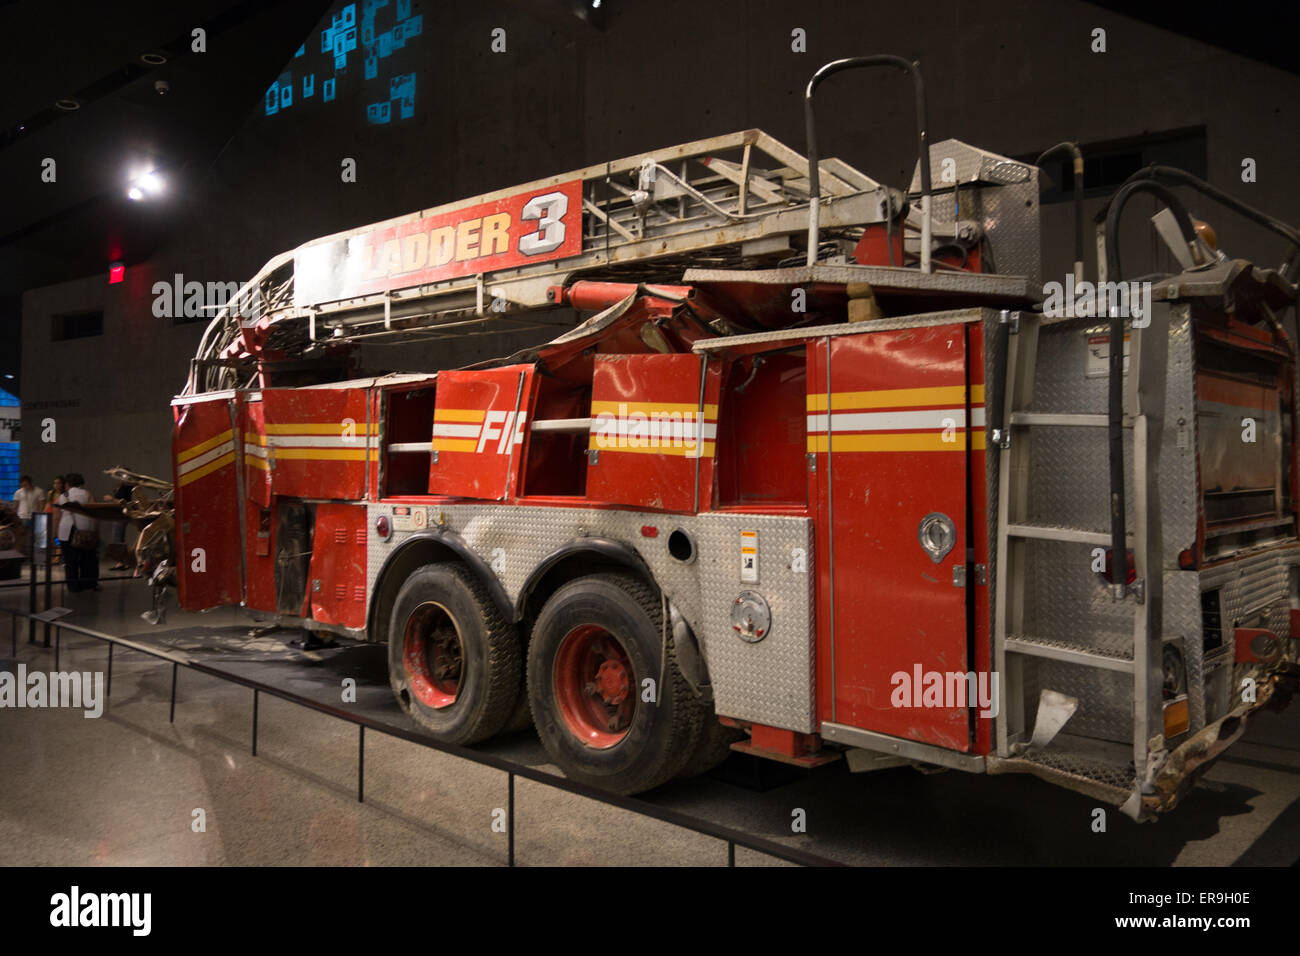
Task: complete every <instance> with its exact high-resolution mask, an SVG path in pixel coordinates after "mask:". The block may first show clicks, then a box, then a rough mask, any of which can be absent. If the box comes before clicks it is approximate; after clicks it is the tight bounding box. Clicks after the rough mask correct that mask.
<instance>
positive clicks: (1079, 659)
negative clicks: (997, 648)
mask: <svg viewBox="0 0 1300 956" xmlns="http://www.w3.org/2000/svg"><path fill="white" fill-rule="evenodd" d="M1003 646H1004V647H1005V648H1006V649H1007V651H1008V652H1010V653H1012V654H1025V655H1028V656H1030V657H1046V658H1050V659H1051V660H1054V661H1064V662H1065V663H1067V664H1079V665H1082V666H1084V667H1099V668H1102V669H1103V670H1111V671H1123V672H1124V673H1128V674H1131V673H1132V672H1133V661H1132V659H1130V658H1127V657H1118V656H1116V655H1114V654H1102V653H1098V652H1097V651H1095V650H1092V649H1090V648H1085V647H1081V646H1079V645H1077V644H1070V643H1068V642H1065V641H1052V640H1046V639H1043V638H1034V637H1025V636H1022V635H1008V636H1007V638H1006V641H1005V642H1004V643H1003Z"/></svg>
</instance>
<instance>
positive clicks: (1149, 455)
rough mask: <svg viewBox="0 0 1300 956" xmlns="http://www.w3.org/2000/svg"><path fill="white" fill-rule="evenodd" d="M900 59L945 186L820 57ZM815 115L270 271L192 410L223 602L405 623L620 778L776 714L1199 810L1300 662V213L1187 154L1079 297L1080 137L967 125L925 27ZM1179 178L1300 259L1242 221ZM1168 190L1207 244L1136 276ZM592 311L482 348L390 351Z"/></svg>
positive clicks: (573, 769) (417, 653) (731, 739)
mask: <svg viewBox="0 0 1300 956" xmlns="http://www.w3.org/2000/svg"><path fill="white" fill-rule="evenodd" d="M871 66H885V67H887V68H890V69H897V70H902V71H905V72H906V73H907V74H908V75H909V76H910V78H911V80H912V82H913V86H914V90H915V101H916V104H915V105H916V121H917V126H918V130H917V132H918V135H917V141H918V142H917V150H918V163H917V166H916V170H915V173H914V175H913V177H912V181H911V184H910V186H909V188H908V189H907V190H899V189H895V188H890V187H888V186H886V185H883V184H881V183H879V182H876V181H875V180H873V179H871V178H870V177H869V176H867V175H865V174H863V173H861V172H859V171H858V170H857V169H855V168H853V167H852V166H849V165H848V164H846V163H844V162H842V161H840V160H838V159H833V158H832V159H820V158H819V157H818V155H817V148H816V131H815V127H814V122H813V117H814V110H813V103H814V93H815V91H816V89H817V88H818V86H819V85H820V83H821V82H822V81H823V80H825V79H826V78H827V77H828V76H831V75H832V74H834V73H837V72H839V71H841V70H844V69H849V68H856V67H871ZM804 107H805V120H806V124H807V142H806V151H807V156H806V157H805V156H801V155H799V154H798V153H797V152H795V151H794V150H792V149H790V148H788V147H786V146H785V145H783V144H782V143H780V142H778V141H776V140H775V139H773V138H772V137H771V136H768V135H767V134H765V133H763V132H761V131H759V130H747V131H744V132H741V133H737V134H734V135H728V136H720V137H717V138H714V139H709V140H703V141H699V142H694V143H688V144H685V145H680V146H674V147H671V148H667V149H663V150H659V151H656V152H650V153H646V154H643V155H638V156H634V157H630V158H627V159H622V160H617V161H614V162H609V163H600V164H599V165H596V166H592V167H589V168H587V169H582V170H578V171H576V172H572V173H568V174H565V175H559V176H552V177H550V178H548V179H543V180H538V181H536V182H532V183H528V184H527V185H523V186H518V187H515V188H512V189H507V190H503V191H501V192H497V193H492V194H488V195H483V196H478V197H475V198H472V199H467V200H464V201H462V202H456V203H452V204H449V205H445V206H439V207H437V208H433V209H428V210H423V211H420V212H416V213H413V214H411V215H408V216H403V217H401V218H398V219H393V220H389V221H387V222H382V223H378V224H376V225H372V226H367V227H364V228H360V229H356V230H353V231H351V232H347V233H342V234H339V235H332V236H328V237H325V238H323V239H320V240H317V241H313V242H309V243H307V244H306V245H303V246H301V247H299V248H298V249H295V250H293V251H292V252H289V253H286V254H283V255H281V256H279V257H277V258H275V259H272V260H271V261H270V262H269V263H267V265H266V266H265V267H264V268H263V269H262V270H261V271H260V272H259V274H258V275H257V276H256V277H255V278H254V279H253V280H251V281H250V282H249V283H248V284H247V285H246V286H245V287H244V288H243V290H241V294H240V296H238V297H237V298H236V299H235V300H233V301H232V302H231V303H230V305H229V306H228V307H227V308H226V309H225V310H224V311H222V312H221V313H220V314H219V315H218V316H217V317H216V318H215V319H214V321H213V322H212V323H211V325H210V326H209V327H208V329H207V331H206V332H205V334H204V336H203V339H202V342H201V344H200V346H199V350H198V354H197V356H196V358H195V359H194V361H193V363H192V365H191V369H190V375H189V379H188V382H187V384H186V386H185V388H184V390H183V392H182V393H181V394H180V395H179V396H178V397H177V398H176V399H175V400H174V402H173V407H174V413H175V430H174V437H173V452H174V462H175V465H174V480H175V487H176V537H177V541H176V546H177V557H178V562H177V570H178V572H179V574H178V578H179V580H178V586H179V596H180V602H181V604H182V606H183V607H185V608H187V609H192V610H198V609H204V608H210V607H215V606H219V605H230V604H240V605H243V606H244V607H246V608H248V609H250V610H252V611H256V612H263V613H266V614H272V615H278V616H279V617H280V619H281V620H283V621H286V622H290V623H292V624H293V625H295V626H298V627H306V628H313V629H322V630H329V631H334V632H337V633H341V634H344V635H348V636H351V637H354V638H361V639H364V640H368V641H375V642H387V644H388V648H389V650H388V661H389V672H390V680H391V683H392V687H393V691H394V693H395V694H396V697H397V699H398V700H399V701H400V703H401V706H402V708H403V709H404V710H405V711H406V713H408V714H409V715H410V716H411V718H413V719H414V720H415V721H417V722H418V723H419V724H421V725H423V726H424V727H425V728H427V729H428V731H430V732H431V733H432V734H434V735H435V736H436V737H437V738H438V739H440V740H443V741H448V742H453V743H459V744H473V743H476V742H480V741H483V740H486V739H487V738H489V737H492V736H493V735H495V734H498V733H500V732H503V731H506V730H509V729H512V728H523V727H525V726H527V724H528V722H529V721H530V720H531V721H532V722H533V724H534V725H535V727H536V730H537V733H538V735H539V736H540V738H541V741H542V743H543V744H544V746H545V748H546V751H547V753H548V754H549V755H550V757H551V759H552V760H553V761H554V762H555V764H557V765H558V766H559V767H560V768H561V770H563V772H564V773H565V774H567V775H570V776H572V777H574V778H577V779H579V780H583V781H586V782H589V783H593V784H596V785H598V786H601V787H604V788H608V789H611V790H615V791H619V792H625V793H630V792H637V791H642V790H646V789H649V788H652V787H655V786H658V785H660V784H663V783H665V782H666V781H669V780H671V779H673V778H675V777H681V776H685V775H691V774H698V773H701V772H703V771H704V770H707V769H709V768H710V767H712V766H714V765H716V764H717V763H718V762H719V761H721V760H722V759H723V758H724V757H725V756H726V754H727V753H728V751H729V749H737V750H742V751H746V752H748V753H751V754H755V755H759V756H764V757H770V758H773V759H776V760H781V761H786V762H790V763H794V764H799V765H804V766H812V765H816V764H819V763H822V762H825V761H829V760H834V759H841V758H844V757H847V758H848V760H849V765H850V767H851V768H853V769H870V768H875V767H883V766H892V765H899V764H905V763H912V764H919V765H931V766H939V767H945V768H953V769H959V770H965V771H970V772H974V773H1012V772H1017V773H1031V774H1035V775H1037V776H1039V777H1041V778H1043V779H1045V780H1048V781H1051V782H1053V783H1056V784H1058V785H1061V786H1064V787H1068V788H1070V789H1073V790H1077V791H1081V792H1083V793H1086V794H1090V795H1092V796H1093V797H1095V798H1096V799H1099V800H1102V801H1107V802H1110V803H1113V804H1115V805H1119V806H1122V807H1123V808H1124V810H1125V812H1127V813H1128V814H1129V815H1131V816H1133V817H1134V818H1138V819H1147V818H1151V817H1153V816H1155V815H1156V814H1158V813H1160V812H1162V811H1165V810H1168V809H1170V808H1172V807H1173V806H1174V805H1175V804H1176V803H1177V802H1178V801H1179V799H1180V798H1181V797H1182V796H1183V795H1184V794H1185V792H1186V790H1187V789H1188V787H1189V786H1190V785H1191V784H1192V782H1193V781H1194V780H1195V779H1196V778H1197V776H1198V775H1199V773H1200V772H1201V771H1203V770H1204V769H1205V767H1206V766H1208V764H1209V763H1210V762H1211V761H1212V760H1214V759H1215V758H1216V757H1217V756H1218V755H1219V754H1220V753H1221V752H1222V751H1223V750H1224V749H1225V748H1227V747H1228V746H1229V745H1230V744H1232V743H1233V742H1234V741H1235V740H1237V739H1238V738H1239V737H1240V736H1241V735H1242V733H1243V732H1244V731H1245V728H1246V727H1247V725H1248V723H1249V721H1250V719H1251V717H1252V715H1253V714H1254V713H1256V712H1257V711H1258V710H1259V709H1260V708H1263V707H1265V706H1268V705H1274V706H1278V705H1280V704H1282V703H1283V702H1285V700H1286V698H1287V697H1288V696H1289V695H1290V693H1291V692H1292V690H1293V689H1294V688H1295V685H1296V679H1297V674H1298V673H1300V670H1298V668H1297V641H1296V636H1300V620H1297V614H1298V613H1300V538H1298V536H1297V458H1296V427H1297V426H1296V416H1295V408H1296V381H1295V370H1296V359H1295V351H1294V348H1295V346H1294V341H1293V338H1292V337H1291V336H1289V335H1288V334H1287V333H1286V331H1285V328H1286V323H1287V322H1290V321H1293V318H1292V313H1290V312H1289V311H1288V310H1291V309H1293V307H1294V305H1295V301H1296V287H1295V285H1294V284H1293V283H1294V282H1295V280H1296V276H1297V266H1298V265H1300V259H1297V257H1296V253H1297V250H1300V234H1298V233H1297V232H1296V230H1294V229H1293V228H1291V227H1289V226H1286V225H1285V224H1283V223H1280V222H1277V221H1276V220H1274V219H1272V218H1271V217H1269V216H1267V215H1265V214H1263V213H1260V212H1258V211H1256V210H1254V209H1252V208H1250V207H1247V206H1245V205H1243V204H1241V203H1240V202H1238V201H1236V200H1235V199H1233V198H1232V197H1229V196H1227V195H1225V194H1223V193H1222V192H1220V191H1218V190H1217V189H1215V188H1214V187H1212V186H1209V185H1208V184H1206V183H1203V182H1202V181H1200V180H1199V179H1196V178H1194V177H1192V176H1190V175H1188V174H1186V173H1183V172H1181V171H1179V170H1175V169H1170V168H1165V167H1152V168H1149V169H1146V170H1143V171H1142V172H1141V173H1139V174H1137V175H1136V176H1135V177H1133V178H1132V179H1131V180H1130V181H1129V182H1127V183H1126V184H1124V185H1123V186H1122V187H1121V188H1120V189H1119V190H1118V191H1117V192H1116V193H1115V195H1114V196H1113V197H1112V198H1111V201H1110V203H1109V204H1108V207H1107V211H1106V214H1105V218H1104V221H1103V222H1099V223H1098V226H1097V236H1098V250H1099V252H1098V262H1097V272H1098V276H1097V280H1098V281H1097V282H1095V283H1091V284H1090V283H1087V282H1084V281H1083V259H1084V254H1083V223H1082V219H1081V207H1080V206H1078V205H1076V210H1075V215H1076V219H1077V220H1078V221H1077V222H1076V231H1077V236H1076V237H1075V238H1076V253H1075V258H1076V260H1077V261H1076V264H1075V274H1074V275H1073V276H1070V277H1068V284H1069V286H1070V289H1069V294H1068V295H1066V296H1064V298H1066V299H1068V302H1067V303H1066V307H1065V308H1060V307H1059V306H1060V299H1061V298H1063V297H1062V296H1060V295H1057V294H1055V293H1049V292H1048V291H1047V290H1048V289H1049V287H1052V285H1051V283H1050V281H1045V280H1050V278H1051V277H1045V276H1043V275H1042V274H1041V267H1040V237H1039V187H1040V182H1039V178H1040V168H1039V164H1041V163H1042V162H1043V159H1042V158H1040V159H1039V161H1038V163H1037V164H1036V163H1031V162H1023V161H1016V160H1013V159H1009V158H1006V157H1003V156H999V155H995V154H993V153H991V152H987V151H984V150H981V149H977V148H975V147H972V146H969V145H967V144H965V143H962V142H958V141H956V140H947V141H943V142H939V143H934V144H931V143H929V142H928V139H927V131H926V110H925V100H924V94H923V90H922V85H921V79H920V74H919V71H918V69H917V67H916V65H915V64H913V63H910V62H908V61H906V60H904V59H901V58H898V57H891V56H872V57H860V58H853V59H849V60H840V61H835V62H833V63H830V64H827V65H826V66H824V67H823V68H822V69H821V70H820V71H818V73H817V74H816V75H815V76H814V77H813V78H812V80H811V81H810V82H809V84H808V87H807V90H806V92H805V97H804ZM1054 151H1055V152H1061V153H1069V154H1072V156H1073V172H1074V175H1075V179H1076V182H1075V196H1076V203H1077V202H1078V199H1079V197H1081V196H1082V171H1083V163H1082V159H1081V158H1080V157H1079V153H1078V150H1077V148H1074V147H1072V146H1071V145H1070V144H1062V146H1061V147H1057V148H1054V150H1053V151H1049V152H1054ZM1067 162H1068V158H1067ZM1168 185H1180V186H1184V187H1191V188H1192V189H1193V190H1194V191H1195V193H1196V199H1197V201H1198V202H1200V203H1206V204H1208V203H1210V202H1213V203H1215V204H1217V205H1219V206H1222V207H1226V208H1227V209H1228V210H1229V211H1231V212H1233V213H1234V214H1236V215H1242V216H1244V217H1246V218H1247V219H1249V220H1252V221H1253V222H1254V223H1255V224H1256V225H1258V226H1260V227H1262V228H1265V229H1270V230H1272V231H1273V232H1274V233H1276V234H1277V235H1278V236H1279V237H1281V239H1283V240H1285V243H1286V246H1285V254H1286V256H1288V257H1289V258H1288V259H1287V260H1286V262H1285V264H1284V265H1283V266H1282V267H1280V268H1278V269H1267V268H1262V267H1257V266H1254V265H1252V264H1251V263H1249V262H1246V261H1244V260H1240V259H1231V258H1229V257H1227V256H1226V255H1224V254H1223V253H1222V252H1220V251H1218V250H1217V248H1215V244H1214V239H1213V234H1212V232H1211V231H1210V230H1208V229H1207V228H1205V224H1204V223H1201V222H1197V221H1194V220H1193V219H1192V218H1191V216H1190V215H1189V214H1188V212H1187V211H1186V209H1185V207H1184V205H1183V202H1182V201H1181V200H1180V199H1179V198H1178V197H1177V196H1176V195H1175V194H1174V193H1173V192H1172V191H1171V190H1170V189H1169V188H1167V187H1168ZM1137 194H1145V195H1147V196H1154V197H1155V199H1156V200H1157V201H1158V204H1159V205H1160V206H1161V207H1162V211H1161V212H1160V213H1159V214H1158V215H1157V216H1156V217H1155V218H1154V219H1153V220H1152V227H1151V228H1152V229H1154V230H1156V234H1158V235H1159V236H1160V237H1162V238H1163V239H1164V241H1165V242H1166V243H1167V244H1168V246H1169V248H1170V250H1171V252H1172V255H1173V257H1174V259H1176V260H1177V262H1178V263H1179V264H1180V265H1179V268H1181V269H1182V270H1183V271H1181V272H1180V273H1178V274H1174V275H1165V276H1156V277H1154V278H1153V277H1150V276H1148V277H1145V280H1150V283H1149V284H1146V285H1143V286H1141V288H1140V289H1139V287H1138V286H1136V285H1133V286H1130V285H1129V283H1130V281H1131V280H1130V277H1129V275H1128V273H1127V272H1125V271H1124V266H1123V261H1122V259H1121V255H1120V250H1119V248H1118V241H1117V236H1118V224H1119V221H1120V215H1121V213H1122V212H1123V210H1124V208H1125V205H1126V204H1127V202H1128V201H1129V199H1130V198H1131V197H1132V196H1134V195H1137ZM1065 278H1066V277H1065V276H1062V279H1065ZM1145 280H1144V281H1145ZM1060 287H1061V285H1060V284H1058V285H1057V286H1055V287H1054V288H1060ZM1130 289H1132V290H1133V291H1138V292H1140V293H1141V294H1138V295H1120V294H1118V293H1119V292H1120V291H1127V290H1130ZM1098 293H1099V294H1100V295H1098ZM1090 295H1091V296H1092V298H1091V299H1090V298H1089V296H1090ZM1045 299H1046V301H1045ZM1054 299H1055V300H1056V301H1053V300H1054ZM557 316H558V317H560V319H561V320H563V321H564V322H565V325H564V326H563V331H562V333H561V334H559V335H558V336H557V337H555V338H553V339H551V340H550V341H549V342H547V343H546V344H543V345H540V346H536V347H530V348H527V349H525V350H523V351H519V352H517V353H516V354H514V355H511V356H509V357H507V358H504V359H501V360H499V361H487V362H481V363H479V364H476V365H473V366H471V367H468V368H461V369H457V370H444V371H438V372H433V371H428V372H418V371H417V372H411V371H403V372H401V373H390V374H380V373H376V372H364V371H363V370H362V368H361V366H360V362H359V358H358V356H359V355H360V351H361V349H362V347H364V346H365V345H367V344H370V343H373V342H376V341H378V342H402V341H407V340H410V341H416V340H424V339H428V338H431V337H433V338H436V337H455V336H462V335H468V334H475V333H482V332H499V331H503V330H519V329H522V328H525V327H528V326H533V327H536V326H538V325H544V324H545V323H547V322H551V323H553V324H554V323H555V322H556V317H557ZM540 338H541V335H540V334H539V335H537V337H536V338H534V339H533V341H537V340H538V339H540ZM1121 340H1122V341H1123V343H1124V344H1123V347H1122V348H1113V347H1111V346H1112V344H1113V343H1115V342H1117V341H1121Z"/></svg>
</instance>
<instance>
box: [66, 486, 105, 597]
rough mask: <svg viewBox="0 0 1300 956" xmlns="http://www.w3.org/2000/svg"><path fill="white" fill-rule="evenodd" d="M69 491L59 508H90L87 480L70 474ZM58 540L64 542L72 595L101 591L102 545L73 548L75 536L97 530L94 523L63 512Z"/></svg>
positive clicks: (68, 512)
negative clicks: (73, 506) (94, 590)
mask: <svg viewBox="0 0 1300 956" xmlns="http://www.w3.org/2000/svg"><path fill="white" fill-rule="evenodd" d="M67 481H68V490H67V491H66V492H64V493H63V495H62V496H61V497H60V498H59V500H58V501H57V502H56V504H60V505H63V504H69V503H71V504H79V505H88V504H90V492H88V491H87V490H86V489H85V487H84V485H85V480H84V479H83V478H82V477H81V475H79V474H77V473H76V472H75V471H74V472H69V473H68V479H67ZM59 514H60V516H61V517H60V519H59V540H60V541H62V542H63V563H64V565H65V567H66V568H67V580H68V590H69V591H89V590H91V589H97V588H98V587H99V544H98V542H95V544H94V545H92V546H91V547H89V548H86V547H81V548H78V547H74V546H73V545H72V543H71V542H72V536H73V534H74V532H77V531H93V530H95V525H96V522H95V519H94V518H90V517H87V516H86V515H78V514H73V513H72V512H71V511H68V510H66V509H60V512H59Z"/></svg>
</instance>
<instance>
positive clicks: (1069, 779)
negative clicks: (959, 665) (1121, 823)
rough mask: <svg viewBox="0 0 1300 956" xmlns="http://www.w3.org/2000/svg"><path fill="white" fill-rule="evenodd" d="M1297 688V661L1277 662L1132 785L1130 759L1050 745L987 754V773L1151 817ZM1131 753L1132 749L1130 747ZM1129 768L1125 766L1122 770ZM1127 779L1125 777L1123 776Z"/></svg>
mask: <svg viewBox="0 0 1300 956" xmlns="http://www.w3.org/2000/svg"><path fill="white" fill-rule="evenodd" d="M1297 692H1300V665H1297V664H1294V663H1290V662H1281V663H1279V664H1277V665H1276V666H1274V668H1273V669H1272V670H1271V671H1269V673H1268V674H1267V675H1265V676H1264V677H1263V678H1262V679H1261V680H1260V681H1259V682H1258V684H1257V685H1256V691H1255V693H1256V696H1255V700H1254V701H1253V702H1251V703H1246V702H1243V703H1242V704H1240V705H1239V706H1237V707H1236V708H1234V709H1233V710H1232V711H1230V712H1229V713H1227V714H1225V715H1224V716H1223V717H1220V718H1219V719H1218V720H1216V721H1214V722H1213V723H1211V724H1207V725H1206V726H1204V727H1203V728H1201V729H1200V730H1199V731H1197V732H1196V733H1195V734H1193V735H1191V736H1190V737H1188V738H1187V739H1186V740H1184V741H1183V742H1182V743H1181V744H1179V745H1178V746H1177V747H1175V748H1174V749H1173V750H1171V751H1168V752H1163V751H1162V752H1160V753H1158V754H1155V755H1153V756H1154V757H1155V758H1156V759H1155V760H1153V761H1151V766H1150V767H1149V771H1148V774H1147V780H1146V781H1145V782H1143V783H1139V784H1138V785H1133V783H1132V780H1133V773H1132V765H1131V764H1130V765H1129V766H1128V767H1127V768H1121V767H1119V766H1111V765H1109V764H1105V765H1103V762H1102V761H1098V760H1084V759H1077V758H1076V759H1068V758H1067V759H1060V760H1057V759H1053V758H1054V756H1055V755H1054V754H1053V752H1052V749H1051V748H1050V747H1048V748H1046V749H1045V750H1044V751H1043V752H1042V753H1041V754H1036V753H1033V752H1030V753H1027V754H1025V755H1023V756H1017V757H1010V758H1001V757H995V756H990V757H988V759H987V771H988V772H989V773H1031V774H1033V775H1034V776H1036V777H1039V778H1041V779H1043V780H1046V781H1048V782H1049V783H1054V784H1056V785H1057V786H1061V787H1065V788H1067V789H1070V790H1075V791H1077V792H1079V793H1085V794H1088V795H1089V796H1092V797H1095V798H1097V799H1100V800H1104V801H1106V802H1108V803H1113V804H1115V805H1117V806H1119V807H1120V808H1121V809H1122V810H1123V811H1124V813H1126V814H1127V815H1128V816H1130V817H1132V818H1133V819H1135V820H1153V819H1155V818H1156V817H1157V816H1158V815H1159V814H1161V813H1165V812H1167V811H1169V810H1172V809H1174V807H1176V806H1177V805H1178V803H1179V801H1181V800H1182V799H1183V797H1184V796H1185V795H1186V794H1187V792H1188V791H1189V790H1191V789H1192V787H1193V786H1195V785H1196V781H1197V780H1199V779H1200V777H1201V775H1202V774H1203V773H1204V772H1205V771H1206V770H1207V769H1209V767H1210V766H1211V765H1212V764H1213V763H1214V761H1216V760H1217V759H1218V758H1219V757H1220V756H1222V755H1223V753H1224V751H1226V750H1227V749H1228V748H1229V747H1231V746H1232V745H1233V744H1234V743H1236V742H1237V741H1238V740H1239V739H1241V737H1242V735H1244V734H1245V732H1246V726H1247V724H1248V723H1249V722H1250V719H1251V718H1252V717H1253V716H1254V715H1255V714H1256V713H1257V712H1258V711H1260V710H1263V709H1264V708H1266V707H1267V708H1270V709H1272V710H1281V709H1282V708H1283V707H1285V706H1286V705H1287V703H1288V702H1289V701H1290V699H1291V696H1292V695H1293V694H1295V693H1297ZM1130 753H1131V752H1130ZM1125 770H1127V772H1125ZM1125 781H1127V782H1125Z"/></svg>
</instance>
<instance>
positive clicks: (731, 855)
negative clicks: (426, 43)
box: [727, 840, 736, 866]
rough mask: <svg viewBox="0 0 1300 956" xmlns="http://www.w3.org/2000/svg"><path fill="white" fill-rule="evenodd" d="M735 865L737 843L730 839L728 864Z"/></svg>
mask: <svg viewBox="0 0 1300 956" xmlns="http://www.w3.org/2000/svg"><path fill="white" fill-rule="evenodd" d="M735 865H736V844H735V843H733V842H732V841H730V840H728V841H727V866H735Z"/></svg>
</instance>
